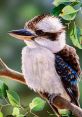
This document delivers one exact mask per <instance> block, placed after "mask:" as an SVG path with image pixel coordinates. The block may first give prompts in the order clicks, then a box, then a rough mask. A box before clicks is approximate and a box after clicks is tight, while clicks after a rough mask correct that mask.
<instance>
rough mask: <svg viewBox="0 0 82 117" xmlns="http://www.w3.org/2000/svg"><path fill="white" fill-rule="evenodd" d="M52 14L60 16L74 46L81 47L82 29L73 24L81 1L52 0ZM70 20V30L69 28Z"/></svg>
mask: <svg viewBox="0 0 82 117" xmlns="http://www.w3.org/2000/svg"><path fill="white" fill-rule="evenodd" d="M54 5H55V7H54V9H53V14H54V15H55V16H60V17H61V18H62V19H63V20H64V23H65V24H66V26H67V28H68V32H69V34H68V35H69V37H70V39H71V41H72V43H73V45H74V46H76V47H78V48H79V49H82V37H81V36H82V29H81V28H79V27H78V26H77V24H75V25H73V22H75V18H76V16H77V14H78V12H79V11H80V10H81V7H82V3H81V2H80V1H79V0H62V1H61V0H54ZM71 22H72V26H71V30H70V29H69V27H70V25H71Z"/></svg>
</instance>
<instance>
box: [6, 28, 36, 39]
mask: <svg viewBox="0 0 82 117" xmlns="http://www.w3.org/2000/svg"><path fill="white" fill-rule="evenodd" d="M8 34H9V35H11V36H12V37H15V38H17V39H20V40H31V39H32V38H33V37H35V35H34V34H33V33H31V32H30V31H27V30H26V29H19V30H12V31H9V32H8Z"/></svg>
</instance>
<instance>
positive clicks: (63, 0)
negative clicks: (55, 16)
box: [53, 0, 70, 7]
mask: <svg viewBox="0 0 82 117" xmlns="http://www.w3.org/2000/svg"><path fill="white" fill-rule="evenodd" d="M67 2H70V0H54V2H53V4H54V5H55V6H56V7H57V6H59V5H60V4H63V3H67Z"/></svg>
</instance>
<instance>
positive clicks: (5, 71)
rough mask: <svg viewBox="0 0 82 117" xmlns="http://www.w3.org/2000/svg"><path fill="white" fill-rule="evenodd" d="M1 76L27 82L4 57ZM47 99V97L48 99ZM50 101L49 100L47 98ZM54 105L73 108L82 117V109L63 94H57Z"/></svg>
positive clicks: (75, 113)
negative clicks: (7, 63) (63, 96)
mask: <svg viewBox="0 0 82 117" xmlns="http://www.w3.org/2000/svg"><path fill="white" fill-rule="evenodd" d="M0 68H1V69H0V76H5V77H4V78H7V77H9V78H10V79H12V80H15V81H18V82H19V83H22V84H25V85H26V82H25V79H24V76H23V74H22V73H19V72H17V71H14V70H12V69H10V68H9V67H8V66H7V65H6V64H5V63H4V62H3V61H2V59H0ZM39 95H41V96H42V97H43V98H45V99H46V97H44V96H43V95H42V94H40V93H39ZM46 100H47V99H46ZM47 101H48V100H47ZM53 105H54V106H56V107H59V108H60V107H61V109H68V110H71V111H72V113H73V114H74V115H75V116H76V117H82V109H81V108H80V107H78V106H76V105H74V104H73V103H71V102H69V101H68V100H66V99H64V98H62V97H61V96H57V97H56V98H55V99H54V104H53Z"/></svg>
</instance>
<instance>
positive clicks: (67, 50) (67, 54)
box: [59, 45, 81, 75]
mask: <svg viewBox="0 0 82 117" xmlns="http://www.w3.org/2000/svg"><path fill="white" fill-rule="evenodd" d="M59 55H60V56H61V57H62V58H63V59H64V60H65V61H66V62H67V63H68V64H70V65H71V67H72V68H73V69H74V70H75V71H76V72H77V74H78V75H80V74H81V68H80V63H79V56H78V55H77V53H76V50H75V48H73V47H71V46H69V45H66V46H65V47H64V49H63V50H61V51H60V52H59Z"/></svg>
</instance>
